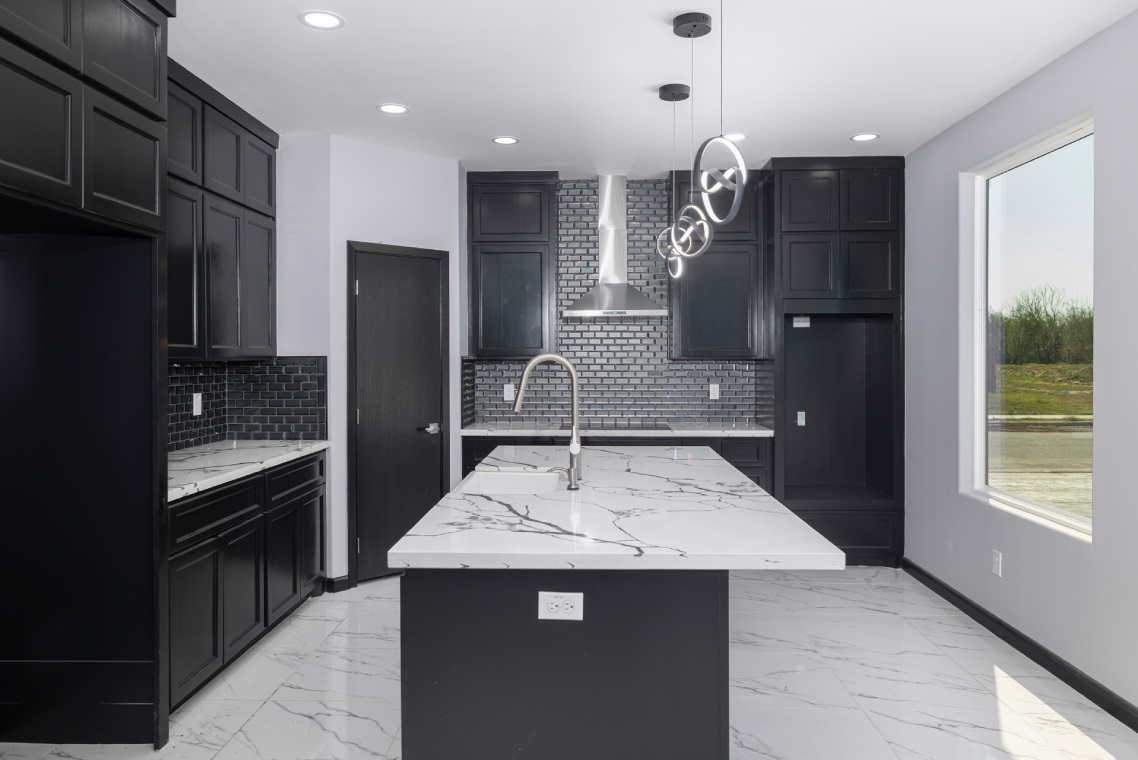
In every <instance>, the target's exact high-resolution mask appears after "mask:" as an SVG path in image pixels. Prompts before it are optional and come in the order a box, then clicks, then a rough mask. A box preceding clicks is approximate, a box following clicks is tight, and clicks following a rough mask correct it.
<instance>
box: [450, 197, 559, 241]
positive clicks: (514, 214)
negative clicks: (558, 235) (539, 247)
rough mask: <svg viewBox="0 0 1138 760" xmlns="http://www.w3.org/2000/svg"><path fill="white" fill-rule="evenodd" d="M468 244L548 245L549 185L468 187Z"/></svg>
mask: <svg viewBox="0 0 1138 760" xmlns="http://www.w3.org/2000/svg"><path fill="white" fill-rule="evenodd" d="M470 193H471V209H472V212H473V213H472V215H471V220H470V222H471V240H473V241H474V242H484V241H526V240H528V241H540V242H544V241H548V240H549V239H550V237H551V236H552V235H553V230H552V229H550V225H551V222H550V218H551V214H550V204H551V203H553V197H552V196H553V189H552V187H551V186H550V185H515V184H510V185H472V186H471V188H470Z"/></svg>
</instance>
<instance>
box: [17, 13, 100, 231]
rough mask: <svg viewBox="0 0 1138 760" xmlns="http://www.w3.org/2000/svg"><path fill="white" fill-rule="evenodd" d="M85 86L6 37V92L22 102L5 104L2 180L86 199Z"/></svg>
mask: <svg viewBox="0 0 1138 760" xmlns="http://www.w3.org/2000/svg"><path fill="white" fill-rule="evenodd" d="M10 12H11V11H9V13H10ZM83 90H84V88H83V85H82V84H80V82H79V80H78V79H76V78H74V77H72V76H69V75H68V74H65V73H63V72H62V71H60V70H59V69H57V68H55V67H54V66H52V65H51V64H49V63H45V62H44V61H42V60H40V59H39V58H37V57H36V56H34V55H32V54H31V53H28V52H26V51H24V50H21V49H20V48H18V47H17V46H15V45H13V44H12V43H10V42H7V41H5V40H3V39H0V92H3V93H4V99H5V101H7V102H8V103H18V104H19V107H5V108H2V109H0V184H2V185H4V186H6V187H9V188H12V189H13V190H18V191H21V192H25V193H28V194H30V195H34V196H37V197H39V198H44V199H46V200H50V201H55V202H57V203H62V204H64V205H67V206H72V207H75V208H78V207H79V206H80V205H82V199H83V182H82V177H83V142H82V141H83V118H82V114H83Z"/></svg>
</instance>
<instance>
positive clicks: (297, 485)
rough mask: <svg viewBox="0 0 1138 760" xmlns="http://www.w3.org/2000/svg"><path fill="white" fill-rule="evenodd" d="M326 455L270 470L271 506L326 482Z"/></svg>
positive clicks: (306, 458) (317, 455)
mask: <svg viewBox="0 0 1138 760" xmlns="http://www.w3.org/2000/svg"><path fill="white" fill-rule="evenodd" d="M324 462H325V460H324V455H323V454H315V455H313V456H310V457H305V458H304V459H301V460H299V461H298V462H293V463H290V464H286V465H281V466H280V467H275V468H273V469H272V470H269V474H268V488H269V505H270V507H273V506H275V505H276V504H277V503H279V502H281V501H283V500H285V499H287V498H289V497H290V496H293V495H295V494H297V493H298V492H300V491H302V490H304V489H306V488H310V487H312V486H315V485H319V484H321V483H323V482H324V479H325V477H326V476H325V471H324Z"/></svg>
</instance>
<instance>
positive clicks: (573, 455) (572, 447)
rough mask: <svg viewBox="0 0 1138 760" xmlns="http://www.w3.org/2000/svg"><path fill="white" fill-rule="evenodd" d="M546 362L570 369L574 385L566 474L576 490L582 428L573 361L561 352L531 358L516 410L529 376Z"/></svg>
mask: <svg viewBox="0 0 1138 760" xmlns="http://www.w3.org/2000/svg"><path fill="white" fill-rule="evenodd" d="M545 362H552V363H554V364H560V365H561V366H562V367H564V368H565V369H567V370H569V382H570V384H571V385H572V387H573V428H572V430H571V431H570V433H569V468H568V470H567V471H566V474H567V475H568V476H569V490H570V491H576V490H578V489H579V488H580V487H581V486H580V485H578V482H579V481H580V480H581V430H580V427H579V424H580V416H579V404H578V396H577V388H578V383H577V368H576V367H574V366H573V363H572V362H571V361H569V360H568V359H566V358H565V357H564V356H561V355H560V354H540V355H538V356H535V357H533V358H532V359H530V360H529V364H527V365H526V368H525V371H524V372H522V381H521V383H519V384H518V397H517V399H515V400H514V411H515V412H520V411H521V410H522V399H523V398H525V394H526V383H528V382H529V376H530V373H531V372H533V368H534V367H536V366H537V365H539V364H544V363H545ZM557 469H560V468H557Z"/></svg>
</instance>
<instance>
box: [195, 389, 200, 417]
mask: <svg viewBox="0 0 1138 760" xmlns="http://www.w3.org/2000/svg"><path fill="white" fill-rule="evenodd" d="M201 414H202V394H200V393H195V394H194V416H195V417H200V416H201Z"/></svg>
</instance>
